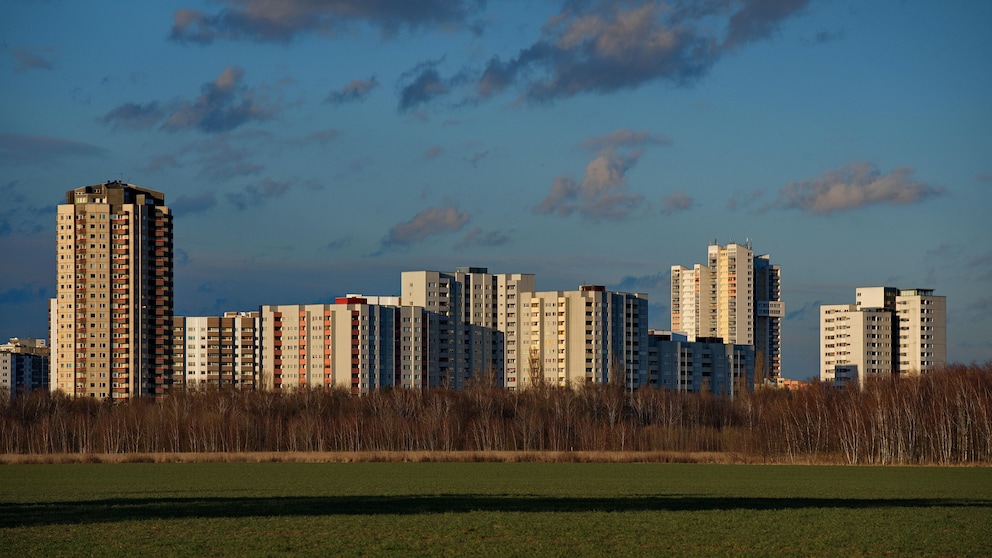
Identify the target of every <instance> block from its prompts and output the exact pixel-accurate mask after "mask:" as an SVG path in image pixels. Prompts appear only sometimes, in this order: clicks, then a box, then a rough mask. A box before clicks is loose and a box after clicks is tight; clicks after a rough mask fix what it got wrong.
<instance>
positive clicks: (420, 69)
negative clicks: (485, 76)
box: [399, 60, 460, 112]
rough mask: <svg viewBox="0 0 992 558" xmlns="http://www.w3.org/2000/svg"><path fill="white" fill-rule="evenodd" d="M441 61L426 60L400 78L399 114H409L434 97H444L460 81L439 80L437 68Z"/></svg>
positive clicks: (456, 79) (454, 79) (455, 79)
mask: <svg viewBox="0 0 992 558" xmlns="http://www.w3.org/2000/svg"><path fill="white" fill-rule="evenodd" d="M442 61H443V60H428V61H426V62H421V63H420V64H418V65H417V66H416V67H414V68H413V69H411V70H408V71H407V72H404V73H403V75H402V76H400V80H399V81H400V83H403V84H405V85H402V86H401V87H400V101H399V109H400V111H401V112H409V111H411V110H414V109H417V108H420V107H421V106H422V105H425V104H427V103H429V102H430V101H431V100H432V99H434V98H435V97H439V96H441V95H444V94H446V93H448V91H450V89H451V87H452V86H454V85H455V84H456V83H457V82H459V81H460V79H458V78H448V79H443V78H441V74H440V73H439V72H438V67H439V66H440V64H441V62H442Z"/></svg>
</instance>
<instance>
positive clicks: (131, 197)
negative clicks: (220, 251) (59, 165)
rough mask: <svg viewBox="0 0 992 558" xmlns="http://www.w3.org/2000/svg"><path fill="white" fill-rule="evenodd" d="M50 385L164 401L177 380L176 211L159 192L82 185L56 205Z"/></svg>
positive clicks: (82, 392)
mask: <svg viewBox="0 0 992 558" xmlns="http://www.w3.org/2000/svg"><path fill="white" fill-rule="evenodd" d="M56 223H57V246H58V250H57V269H58V288H57V296H56V299H55V302H54V306H53V308H52V315H51V318H50V319H51V320H52V328H51V329H52V332H53V335H55V338H54V339H52V342H51V344H52V353H53V359H52V362H53V363H55V365H56V366H57V369H56V370H55V372H54V377H55V380H56V383H57V385H55V386H53V389H57V390H60V391H63V392H65V393H67V394H69V395H72V396H74V397H93V398H99V399H106V398H111V399H114V400H119V399H127V398H131V397H138V396H154V397H161V396H163V395H165V394H167V393H168V391H169V387H170V385H171V381H172V370H171V356H172V355H171V352H172V309H173V284H172V214H171V213H170V212H169V208H168V207H166V205H165V196H164V195H163V194H162V193H161V192H156V191H154V190H148V189H146V188H140V187H138V186H135V185H133V184H124V183H122V182H117V181H113V182H107V183H105V184H97V185H94V186H84V187H82V188H76V189H75V190H70V191H69V192H67V193H66V201H65V203H64V204H61V205H59V206H58V215H57V218H56Z"/></svg>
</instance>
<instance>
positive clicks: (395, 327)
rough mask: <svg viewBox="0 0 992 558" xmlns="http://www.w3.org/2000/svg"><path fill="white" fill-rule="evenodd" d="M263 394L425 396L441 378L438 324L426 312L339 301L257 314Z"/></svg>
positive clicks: (267, 309) (268, 309) (347, 299)
mask: <svg viewBox="0 0 992 558" xmlns="http://www.w3.org/2000/svg"><path fill="white" fill-rule="evenodd" d="M260 338H261V341H260V345H261V368H260V386H261V388H262V389H267V390H274V391H277V392H286V391H294V390H297V389H300V388H346V389H348V390H350V391H351V392H352V393H356V394H358V393H368V392H370V391H375V390H379V389H383V388H394V387H405V388H410V389H423V388H426V387H431V386H437V385H439V384H440V383H441V379H440V377H439V376H438V365H437V363H438V352H437V345H438V340H437V325H436V319H435V318H434V317H433V316H431V315H430V314H429V313H428V312H426V311H425V310H424V309H423V308H419V307H411V306H393V305H382V304H368V302H367V300H366V299H365V298H359V297H342V298H339V299H337V300H336V302H335V303H334V304H298V305H296V304H290V305H274V306H262V308H261V336H260Z"/></svg>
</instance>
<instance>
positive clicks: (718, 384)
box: [648, 332, 755, 397]
mask: <svg viewBox="0 0 992 558" xmlns="http://www.w3.org/2000/svg"><path fill="white" fill-rule="evenodd" d="M648 343H649V349H648V364H649V370H650V372H649V378H650V382H649V385H650V386H651V387H654V388H663V389H670V390H674V391H686V392H691V393H713V394H717V395H725V396H730V397H734V396H736V395H737V394H739V393H742V392H744V391H751V390H753V389H754V385H755V382H754V347H753V346H751V345H742V344H730V343H723V342H722V340H720V339H716V338H714V339H705V338H697V339H696V340H695V341H689V340H688V339H686V338H685V337H684V336H681V335H678V334H674V335H673V334H671V333H660V332H652V333H651V334H650V336H649V340H648Z"/></svg>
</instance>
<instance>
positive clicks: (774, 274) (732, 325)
mask: <svg viewBox="0 0 992 558" xmlns="http://www.w3.org/2000/svg"><path fill="white" fill-rule="evenodd" d="M781 297H782V293H781V269H780V268H779V266H777V265H773V264H772V263H771V260H770V257H769V256H768V255H762V256H755V255H754V251H753V250H752V249H751V244H750V243H747V244H736V243H733V242H731V243H729V244H727V245H726V246H720V245H719V244H716V243H715V242H714V243H713V244H711V245H710V246H709V248H708V250H707V264H706V265H700V264H696V265H695V266H693V267H692V268H691V269H690V268H687V267H684V266H681V265H675V266H672V299H671V303H672V311H671V312H672V331H673V332H676V333H681V334H683V335H685V336H686V337H687V339H688V340H689V341H694V340H696V339H697V338H707V339H715V338H719V339H721V340H722V341H723V342H724V343H727V344H734V345H752V346H754V354H755V357H754V360H755V382H756V383H774V382H775V381H776V380H777V379H778V377H779V375H780V374H781V371H782V336H781V321H782V318H783V317H784V316H785V305H784V303H783V302H782V298H781Z"/></svg>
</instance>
